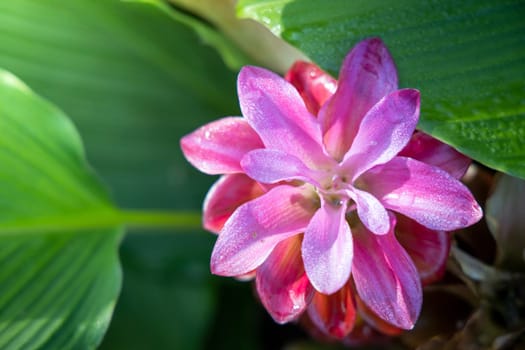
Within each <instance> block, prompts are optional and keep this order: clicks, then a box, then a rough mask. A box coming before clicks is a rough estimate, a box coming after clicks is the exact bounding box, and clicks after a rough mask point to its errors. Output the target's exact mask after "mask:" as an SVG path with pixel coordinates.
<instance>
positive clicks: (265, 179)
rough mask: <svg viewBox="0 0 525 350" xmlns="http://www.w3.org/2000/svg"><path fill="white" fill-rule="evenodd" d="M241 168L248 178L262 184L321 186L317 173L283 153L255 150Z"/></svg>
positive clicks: (298, 160) (245, 158)
mask: <svg viewBox="0 0 525 350" xmlns="http://www.w3.org/2000/svg"><path fill="white" fill-rule="evenodd" d="M241 167H242V169H243V170H244V171H245V172H246V174H247V175H248V176H250V177H251V178H252V179H254V180H257V181H259V182H262V183H270V184H272V183H277V182H279V181H286V180H301V181H306V182H309V183H311V184H314V185H317V186H319V185H318V182H317V180H315V179H316V178H317V177H318V176H317V174H316V172H315V171H313V170H310V169H308V167H306V165H304V163H303V162H302V161H301V160H300V159H299V158H297V157H295V156H293V155H290V154H287V153H285V152H282V151H276V150H271V149H260V150H255V151H253V152H250V153H248V154H246V155H245V156H244V158H243V159H242V160H241Z"/></svg>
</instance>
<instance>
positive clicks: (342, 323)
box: [181, 38, 482, 338]
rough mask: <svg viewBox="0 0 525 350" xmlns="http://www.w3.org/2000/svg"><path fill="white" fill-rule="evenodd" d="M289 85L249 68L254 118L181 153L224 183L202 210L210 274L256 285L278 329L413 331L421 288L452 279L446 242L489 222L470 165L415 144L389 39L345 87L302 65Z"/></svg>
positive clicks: (362, 57) (409, 100) (366, 53)
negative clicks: (211, 241) (361, 325)
mask: <svg viewBox="0 0 525 350" xmlns="http://www.w3.org/2000/svg"><path fill="white" fill-rule="evenodd" d="M286 78H287V80H285V79H283V78H281V77H279V76H278V75H276V74H274V73H272V72H270V71H267V70H265V69H262V68H257V67H244V68H243V69H242V70H241V72H240V73H239V78H238V94H239V101H240V106H241V110H242V114H243V116H244V117H229V118H224V119H221V120H218V121H216V122H212V123H210V124H208V125H205V126H203V127H201V128H200V129H198V130H196V131H195V132H193V133H191V134H189V135H187V136H185V137H184V138H183V139H182V141H181V146H182V150H183V152H184V154H185V156H186V158H187V159H188V160H189V161H190V163H192V164H193V165H194V166H195V167H197V168H198V169H199V170H201V171H203V172H206V173H208V174H225V175H224V176H223V177H221V179H219V181H218V182H217V183H216V184H215V185H214V186H213V188H212V189H211V190H210V192H209V193H208V196H207V198H206V201H205V204H204V226H205V227H206V228H207V229H209V230H210V231H212V232H218V233H219V236H218V239H217V242H216V244H215V247H214V250H213V253H212V257H211V270H212V272H213V273H215V274H218V275H224V276H246V275H253V274H255V277H256V286H257V291H258V293H259V296H260V297H261V300H262V302H263V304H264V305H265V307H266V308H267V309H268V311H269V312H270V314H271V315H272V316H273V318H274V319H275V320H276V321H277V322H281V323H283V322H288V321H291V320H294V319H297V318H298V317H299V316H300V315H301V314H303V313H304V312H305V310H307V312H308V315H309V318H310V319H311V321H312V322H313V323H314V324H315V325H316V326H317V327H318V328H319V329H321V330H322V331H323V332H324V333H326V334H330V335H332V336H335V337H338V338H343V337H344V336H346V335H347V334H348V333H349V332H350V331H351V330H352V328H353V326H354V323H355V317H356V308H357V310H358V311H359V314H360V315H361V316H362V317H365V319H366V317H367V315H369V317H368V318H369V319H370V320H369V322H371V323H372V324H374V323H376V324H380V323H381V322H383V323H386V324H387V325H389V326H388V327H391V328H393V329H397V328H401V329H410V328H412V327H413V325H414V323H415V321H416V319H417V317H418V314H419V311H420V307H421V302H422V291H421V279H423V281H424V282H425V281H427V282H429V281H431V280H432V279H433V278H435V276H438V275H439V274H440V272H442V267H443V266H444V263H443V262H444V261H445V259H446V255H447V254H448V245H449V237H448V234H447V233H446V231H452V230H456V229H459V228H462V227H465V226H468V225H471V224H473V223H475V222H476V221H478V220H479V219H480V218H481V215H482V212H481V209H480V207H479V206H478V204H477V203H476V201H475V200H474V198H473V197H472V195H471V193H470V192H469V190H468V189H467V188H466V187H465V186H464V185H463V184H461V182H459V181H458V179H459V178H460V177H461V176H462V175H463V173H464V171H465V170H466V167H467V166H468V163H469V160H468V158H466V157H464V156H462V155H460V154H459V153H457V152H456V151H454V150H453V149H452V148H450V147H448V146H446V145H444V144H442V143H440V142H439V141H437V140H434V139H432V138H431V137H429V136H428V135H425V134H422V133H418V132H416V133H414V131H415V128H416V125H417V122H418V118H419V103H420V96H419V92H418V91H417V90H414V89H401V90H398V88H397V72H396V69H395V66H394V63H393V60H392V58H391V56H390V54H389V53H388V51H387V49H386V47H385V46H384V44H383V43H382V42H381V40H380V39H377V38H373V39H369V40H365V41H362V42H361V43H359V44H358V45H357V46H356V47H355V48H354V49H353V50H352V51H351V52H350V54H349V55H348V56H347V57H346V59H345V61H344V62H343V66H342V69H341V73H340V76H339V81H338V82H337V81H335V80H334V79H333V78H331V77H330V76H329V75H328V74H326V73H325V72H323V71H322V70H320V69H319V68H318V67H317V66H314V65H312V64H309V63H304V62H303V63H297V64H296V65H294V67H292V69H291V70H290V72H289V73H288V74H287V77H286ZM400 242H401V243H400ZM405 248H406V249H405ZM429 256H431V257H437V259H438V260H439V261H434V262H433V261H431V260H429ZM425 274H426V276H425ZM385 321H386V322H385ZM392 326H393V327H392ZM388 327H386V326H385V327H383V328H388ZM378 328H381V326H378ZM380 330H381V329H380Z"/></svg>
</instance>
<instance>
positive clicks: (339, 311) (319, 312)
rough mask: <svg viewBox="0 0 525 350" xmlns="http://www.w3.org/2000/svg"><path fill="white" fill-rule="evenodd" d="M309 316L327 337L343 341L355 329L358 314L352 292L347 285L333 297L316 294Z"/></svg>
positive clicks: (309, 309)
mask: <svg viewBox="0 0 525 350" xmlns="http://www.w3.org/2000/svg"><path fill="white" fill-rule="evenodd" d="M308 316H310V319H311V320H312V322H313V323H314V325H315V326H316V327H317V328H319V329H320V330H321V331H322V332H323V333H325V334H326V335H330V336H332V337H335V338H338V339H342V338H344V337H345V336H347V335H348V333H350V332H351V331H352V329H353V328H354V324H355V318H356V312H355V306H354V301H353V298H352V290H351V288H350V287H349V286H348V284H346V285H345V286H343V288H341V289H339V290H338V291H337V292H335V293H334V294H331V295H325V294H321V293H315V294H314V297H313V299H312V302H311V303H310V305H309V306H308Z"/></svg>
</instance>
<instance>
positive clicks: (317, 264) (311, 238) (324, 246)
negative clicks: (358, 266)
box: [302, 203, 352, 294]
mask: <svg viewBox="0 0 525 350" xmlns="http://www.w3.org/2000/svg"><path fill="white" fill-rule="evenodd" d="M345 214H346V204H343V205H340V206H334V205H332V204H330V203H323V204H322V205H321V208H320V209H319V210H318V211H317V212H316V213H315V215H314V217H313V218H312V220H311V222H310V224H309V225H308V228H307V229H306V232H305V233H304V240H303V247H302V252H303V260H304V267H305V270H306V274H307V275H308V278H309V279H310V282H311V283H312V285H313V286H314V288H315V289H316V290H318V291H319V292H321V293H324V294H332V293H334V292H336V291H337V290H339V289H340V288H341V287H343V285H344V284H345V283H346V282H347V281H348V278H349V277H350V270H351V267H352V235H351V233H350V227H349V226H348V223H347V222H346V218H345Z"/></svg>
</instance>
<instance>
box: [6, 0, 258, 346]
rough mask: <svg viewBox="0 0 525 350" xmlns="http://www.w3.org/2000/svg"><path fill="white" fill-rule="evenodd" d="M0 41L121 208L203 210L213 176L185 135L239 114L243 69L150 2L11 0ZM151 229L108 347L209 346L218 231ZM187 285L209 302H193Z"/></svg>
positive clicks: (131, 264)
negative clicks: (192, 158) (202, 169)
mask: <svg viewBox="0 0 525 350" xmlns="http://www.w3.org/2000/svg"><path fill="white" fill-rule="evenodd" d="M0 47H1V49H0V66H4V67H6V68H8V69H9V70H10V71H12V72H15V73H16V74H17V75H18V76H20V77H22V78H23V80H24V81H26V82H27V83H28V84H29V85H30V86H31V87H32V88H33V89H34V90H35V91H36V92H38V93H39V94H40V95H42V96H44V97H45V98H46V99H48V100H50V101H52V102H53V103H54V104H56V105H58V106H60V108H61V109H62V110H64V111H65V112H66V113H67V114H68V115H69V116H70V117H71V118H72V119H73V121H74V123H75V125H76V126H77V127H78V130H79V132H80V134H81V135H82V139H83V141H84V144H85V147H86V153H87V158H88V159H89V161H90V164H91V165H92V166H93V167H94V168H95V169H96V171H97V174H99V175H100V177H101V178H102V179H103V180H104V182H105V183H106V184H107V185H108V187H109V188H110V190H111V194H112V197H113V198H115V201H116V202H117V203H118V204H119V206H121V207H126V208H135V209H140V208H148V209H151V208H160V209H163V210H167V209H169V210H170V211H171V210H173V209H175V210H184V211H187V210H194V211H199V210H200V209H201V206H202V201H203V198H204V196H205V194H206V191H207V190H208V188H209V187H210V185H211V184H212V182H213V181H215V179H214V178H213V177H210V176H207V175H204V174H201V173H199V172H198V171H197V170H195V169H193V168H192V167H191V166H190V165H189V164H188V163H187V162H186V161H185V159H184V158H183V156H182V153H181V152H180V146H179V140H180V138H181V136H182V135H184V134H186V133H189V132H190V131H192V130H194V129H195V128H197V127H198V126H200V125H202V124H204V123H205V122H207V121H211V120H213V119H216V118H218V117H221V116H224V115H239V111H238V106H237V97H236V90H235V78H236V74H235V72H231V71H230V70H229V69H228V68H227V67H226V66H225V65H224V63H223V61H222V59H221V57H220V56H219V55H218V54H217V52H216V51H215V50H214V49H212V48H210V47H208V46H206V45H204V44H203V43H202V41H201V39H200V38H199V37H198V36H197V35H196V34H195V33H194V31H193V30H192V29H190V28H188V27H186V25H184V24H181V23H180V22H179V21H175V20H173V18H172V17H170V16H168V15H167V14H166V13H165V12H163V11H160V10H159V8H157V7H155V6H152V5H151V4H146V3H129V2H122V1H117V0H104V1H92V0H75V1H62V0H40V1H34V0H2V1H0ZM133 217H134V219H135V218H136V215H133ZM125 221H126V222H130V221H134V220H130V218H129V217H127V218H126V220H125ZM145 221H147V220H145V219H142V220H140V222H139V223H141V222H142V223H145ZM168 221H169V220H168ZM194 221H197V222H199V221H200V219H198V220H194ZM194 221H193V222H194ZM188 226H192V225H188ZM143 232H144V231H140V230H134V231H133V234H130V235H127V236H126V237H125V239H124V241H123V243H122V245H121V248H120V251H121V252H122V255H121V262H122V265H123V271H124V275H125V276H128V275H129V278H124V283H123V289H122V297H121V298H120V299H119V302H118V304H117V307H116V310H115V314H114V319H113V321H112V322H111V325H110V327H109V330H108V333H107V335H106V337H105V339H104V341H103V343H102V344H101V348H102V349H110V350H115V349H126V350H132V349H141V348H142V349H143V348H144V346H143V345H144V343H148V341H151V344H154V345H158V346H153V347H154V348H159V349H199V348H203V347H204V345H203V344H204V342H205V341H206V339H208V338H209V337H208V336H207V332H208V331H209V329H210V328H211V327H212V326H213V322H214V319H213V317H215V314H216V300H217V293H219V290H218V289H219V287H218V286H217V285H216V284H215V283H210V281H209V280H210V274H209V257H210V254H211V249H212V246H213V242H214V240H215V236H213V235H210V234H207V233H203V232H202V231H201V230H195V229H190V228H189V227H188V228H184V229H181V230H178V231H177V232H176V234H172V235H170V234H163V235H159V234H156V233H157V232H155V231H148V232H147V233H144V234H143ZM169 233H171V232H169ZM159 249H162V250H161V251H160V252H159ZM181 250H183V251H184V252H185V253H186V254H182V253H181ZM193 271H197V273H193ZM202 271H204V273H203V272H202ZM184 293H187V294H191V295H195V296H197V295H200V296H203V303H202V304H201V305H197V306H196V307H193V302H194V301H195V300H196V298H192V299H191V300H190V301H188V300H187V299H186V298H183V297H180V295H183V294H184ZM248 293H250V294H249V297H250V298H251V292H250V290H248ZM252 305H255V303H252ZM243 306H244V305H243ZM174 310H177V312H176V313H175V311H174ZM227 312H228V316H230V318H229V319H228V320H232V318H233V317H235V314H232V313H230V312H229V309H227ZM159 323H160V324H163V325H164V326H162V327H158V325H159ZM233 327H236V328H237V329H239V331H241V332H242V331H243V329H244V328H246V327H248V325H246V324H244V323H242V322H238V323H237V324H235V326H233ZM126 329H132V330H140V331H132V332H126ZM130 333H132V334H130Z"/></svg>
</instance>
